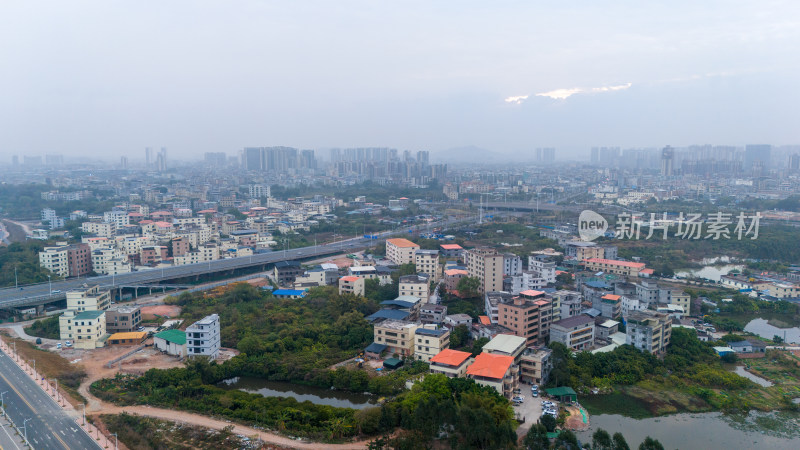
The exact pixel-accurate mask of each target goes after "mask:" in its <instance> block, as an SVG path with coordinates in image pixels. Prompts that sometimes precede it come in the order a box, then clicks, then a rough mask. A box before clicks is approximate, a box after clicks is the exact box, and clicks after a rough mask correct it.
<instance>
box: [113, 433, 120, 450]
mask: <svg viewBox="0 0 800 450" xmlns="http://www.w3.org/2000/svg"><path fill="white" fill-rule="evenodd" d="M112 436H114V450H117V443H118V442H119V438H117V433H114V434H112Z"/></svg>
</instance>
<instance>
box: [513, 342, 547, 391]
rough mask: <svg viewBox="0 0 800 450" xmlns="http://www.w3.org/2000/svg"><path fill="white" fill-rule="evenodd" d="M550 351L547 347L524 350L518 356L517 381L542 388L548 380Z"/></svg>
mask: <svg viewBox="0 0 800 450" xmlns="http://www.w3.org/2000/svg"><path fill="white" fill-rule="evenodd" d="M552 353H553V352H552V350H550V349H549V348H547V347H541V348H530V347H529V348H526V349H525V350H524V351H523V352H522V354H521V355H520V356H519V379H520V381H523V382H525V383H528V384H535V385H538V386H544V385H545V384H547V380H548V379H549V378H550V370H551V369H552V368H553V363H552V362H551V361H550V357H551V355H552Z"/></svg>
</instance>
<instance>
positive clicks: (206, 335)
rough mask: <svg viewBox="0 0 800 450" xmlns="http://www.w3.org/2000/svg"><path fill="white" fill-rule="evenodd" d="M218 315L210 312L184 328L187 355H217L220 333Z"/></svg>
mask: <svg viewBox="0 0 800 450" xmlns="http://www.w3.org/2000/svg"><path fill="white" fill-rule="evenodd" d="M219 328H220V326H219V316H218V315H217V314H211V315H210V316H206V317H203V318H202V319H200V320H198V321H197V322H195V323H193V324H191V325H189V326H188V327H187V328H186V339H187V345H186V354H187V355H188V356H208V357H209V358H211V359H216V358H217V356H219V346H220V334H219Z"/></svg>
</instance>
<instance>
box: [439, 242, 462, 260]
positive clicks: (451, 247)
mask: <svg viewBox="0 0 800 450" xmlns="http://www.w3.org/2000/svg"><path fill="white" fill-rule="evenodd" d="M439 248H440V249H441V251H442V256H444V257H445V258H454V259H458V258H461V252H463V251H464V249H463V248H462V247H461V246H460V245H458V244H441V245H440V246H439Z"/></svg>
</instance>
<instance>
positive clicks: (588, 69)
mask: <svg viewBox="0 0 800 450" xmlns="http://www.w3.org/2000/svg"><path fill="white" fill-rule="evenodd" d="M798 44H800V2H797V1H749V2H744V1H733V0H725V1H703V2H697V1H674V0H673V1H664V2H652V1H648V2H642V1H571V2H545V1H538V2H531V1H520V2H486V1H474V2H470V1H459V2H456V1H450V2H431V1H420V2H375V1H336V2H331V1H319V2H315V1H302V2H294V1H283V2H267V1H233V2H231V1H198V0H192V1H177V0H173V1H133V2H132V1H94V2H89V1H74V0H70V1H51V2H30V1H4V2H3V3H2V5H0V69H2V70H0V99H2V101H0V121H2V122H1V123H2V125H0V155H4V156H3V157H2V158H0V159H2V160H3V162H5V160H7V159H9V158H10V156H8V155H11V154H44V153H62V154H64V155H73V156H75V155H91V156H97V157H111V156H115V155H122V154H126V155H129V157H130V158H132V159H133V158H141V157H142V154H143V148H144V147H145V146H153V147H160V146H166V147H168V148H169V149H170V155H171V156H175V157H178V156H180V157H200V155H202V153H203V152H206V151H226V152H229V153H231V154H232V153H234V152H236V151H238V150H239V149H240V148H241V147H244V146H250V145H259V146H261V145H288V146H294V147H300V148H318V149H319V148H327V147H334V146H338V147H347V146H390V147H397V148H401V149H411V150H419V149H430V150H439V149H446V148H450V147H457V146H463V145H477V146H480V147H485V148H488V149H491V150H493V151H495V152H498V153H507V154H511V153H517V152H523V151H528V150H530V149H532V148H535V147H540V146H555V147H557V148H559V149H562V150H563V151H571V152H573V153H577V152H579V151H581V150H584V153H585V149H587V148H588V147H590V146H592V145H618V146H623V147H627V146H661V145H665V144H667V143H669V144H672V145H688V144H693V143H726V144H746V143H755V142H765V143H773V144H793V143H800V138H798V127H797V126H796V122H797V113H796V112H795V111H796V110H797V105H798V101H799V100H800V95H799V94H798V86H797V83H798V75H797V74H798V69H800V67H798V65H800V59H798V58H797V54H798V51H799V50H800V45H798ZM6 156H8V157H6Z"/></svg>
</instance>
